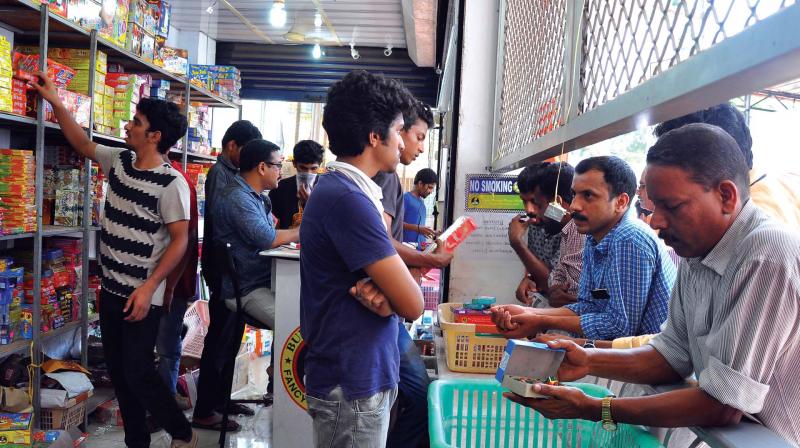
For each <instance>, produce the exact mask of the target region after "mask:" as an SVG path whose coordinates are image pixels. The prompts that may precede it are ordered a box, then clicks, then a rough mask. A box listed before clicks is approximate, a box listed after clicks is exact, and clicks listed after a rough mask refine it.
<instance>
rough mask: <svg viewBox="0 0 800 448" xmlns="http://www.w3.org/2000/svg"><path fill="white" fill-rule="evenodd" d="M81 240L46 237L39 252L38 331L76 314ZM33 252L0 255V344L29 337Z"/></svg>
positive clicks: (31, 323)
mask: <svg viewBox="0 0 800 448" xmlns="http://www.w3.org/2000/svg"><path fill="white" fill-rule="evenodd" d="M81 250H82V248H81V240H79V239H74V238H49V239H48V240H47V247H46V248H45V249H44V250H43V251H42V279H41V283H40V288H41V294H40V297H41V299H40V300H41V301H40V304H41V331H43V332H46V331H49V330H51V329H56V328H60V327H62V326H64V324H66V323H68V322H71V321H74V320H77V319H78V317H79V315H80V311H79V310H80V296H81V291H80V278H81V271H82V265H81ZM33 290H34V283H33V253H32V251H30V250H27V251H15V252H11V253H9V254H5V255H0V345H5V344H10V343H12V342H14V341H17V340H27V339H31V338H33V300H34V294H33Z"/></svg>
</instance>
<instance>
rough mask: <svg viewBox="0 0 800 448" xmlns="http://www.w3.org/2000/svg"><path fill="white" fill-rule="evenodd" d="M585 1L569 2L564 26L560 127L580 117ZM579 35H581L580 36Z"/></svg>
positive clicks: (575, 0)
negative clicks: (581, 43) (580, 43)
mask: <svg viewBox="0 0 800 448" xmlns="http://www.w3.org/2000/svg"><path fill="white" fill-rule="evenodd" d="M585 6H586V4H585V0H574V1H570V2H567V6H566V8H567V18H566V19H567V23H566V25H565V26H564V80H563V86H564V87H563V92H564V95H563V96H562V98H561V114H560V115H561V120H560V123H559V125H562V126H563V125H565V124H566V123H568V122H570V121H572V119H573V118H575V117H576V116H578V107H577V105H578V104H579V103H580V99H581V96H582V94H583V91H582V88H581V77H580V67H581V65H582V64H583V51H582V48H581V47H582V46H581V45H579V44H578V45H576V44H577V43H579V42H582V41H583V33H585V27H584V26H583V22H584V20H585V19H586V15H585V14H584V8H585ZM578 33H581V34H580V35H579V34H578Z"/></svg>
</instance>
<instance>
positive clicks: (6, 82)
mask: <svg viewBox="0 0 800 448" xmlns="http://www.w3.org/2000/svg"><path fill="white" fill-rule="evenodd" d="M0 89H3V90H5V91H6V92H5V93H6V94H8V98H9V99H11V77H10V76H0Z"/></svg>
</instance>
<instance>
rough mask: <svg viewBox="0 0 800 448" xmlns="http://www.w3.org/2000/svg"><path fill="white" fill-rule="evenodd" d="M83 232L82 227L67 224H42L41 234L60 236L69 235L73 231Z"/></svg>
mask: <svg viewBox="0 0 800 448" xmlns="http://www.w3.org/2000/svg"><path fill="white" fill-rule="evenodd" d="M81 232H83V227H67V226H53V225H46V226H42V236H44V237H48V236H62V235H70V234H73V233H81Z"/></svg>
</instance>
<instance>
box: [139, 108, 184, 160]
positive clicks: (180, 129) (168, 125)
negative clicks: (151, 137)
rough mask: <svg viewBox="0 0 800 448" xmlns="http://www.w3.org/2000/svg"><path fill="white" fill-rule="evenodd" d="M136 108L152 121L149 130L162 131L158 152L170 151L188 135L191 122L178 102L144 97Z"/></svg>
mask: <svg viewBox="0 0 800 448" xmlns="http://www.w3.org/2000/svg"><path fill="white" fill-rule="evenodd" d="M136 110H138V111H139V112H141V113H142V115H144V116H145V117H147V121H148V122H149V123H150V127H149V128H148V131H159V132H161V140H159V142H158V152H160V153H161V154H166V153H167V152H169V149H170V148H172V147H173V146H175V143H177V142H178V140H180V139H181V137H183V136H184V135H186V129H187V128H188V126H189V123H188V121H186V116H184V115H183V114H182V113H181V110H180V108H179V107H178V105H177V104H175V103H172V102H169V101H164V100H160V99H156V98H142V99H141V100H140V101H139V104H137V105H136Z"/></svg>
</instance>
